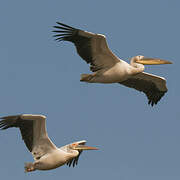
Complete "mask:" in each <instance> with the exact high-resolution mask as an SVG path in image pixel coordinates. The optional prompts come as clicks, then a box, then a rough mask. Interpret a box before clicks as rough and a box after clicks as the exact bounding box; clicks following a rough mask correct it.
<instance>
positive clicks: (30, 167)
mask: <svg viewBox="0 0 180 180" xmlns="http://www.w3.org/2000/svg"><path fill="white" fill-rule="evenodd" d="M24 170H25V172H31V171H35V167H34V163H31V162H30V163H25V166H24Z"/></svg>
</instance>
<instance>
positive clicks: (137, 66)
mask: <svg viewBox="0 0 180 180" xmlns="http://www.w3.org/2000/svg"><path fill="white" fill-rule="evenodd" d="M57 24H58V25H60V26H54V28H57V30H54V31H53V32H56V33H58V34H56V35H54V37H56V40H58V41H70V42H72V43H74V44H75V46H76V50H77V53H78V54H79V56H80V57H81V58H82V59H84V60H85V61H86V62H87V63H90V65H91V66H90V70H91V71H92V72H93V73H92V74H82V75H81V79H80V81H85V82H88V83H120V84H123V85H125V86H127V87H130V88H134V89H136V90H138V91H142V92H144V93H145V94H146V96H147V98H148V100H149V102H148V104H151V105H152V106H153V105H154V104H157V102H158V101H159V100H160V99H161V97H162V96H163V95H164V94H165V93H166V92H167V87H166V80H165V79H164V78H163V77H159V76H155V75H153V74H148V73H144V72H143V71H144V66H143V64H144V65H157V64H171V62H169V61H166V60H161V59H157V58H146V57H144V56H135V57H133V58H131V62H130V64H128V63H127V62H125V61H123V60H121V59H119V58H118V57H117V56H116V55H114V54H113V53H112V51H111V50H110V49H109V48H108V44H107V42H106V37H105V36H104V35H102V34H94V33H91V32H87V31H83V30H80V29H76V28H73V27H71V26H68V25H65V24H62V23H59V22H57Z"/></svg>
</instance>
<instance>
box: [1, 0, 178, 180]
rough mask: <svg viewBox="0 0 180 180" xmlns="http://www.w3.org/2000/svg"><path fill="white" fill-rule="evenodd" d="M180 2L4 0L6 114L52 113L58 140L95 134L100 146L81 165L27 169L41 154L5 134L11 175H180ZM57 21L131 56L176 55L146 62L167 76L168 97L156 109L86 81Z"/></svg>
mask: <svg viewBox="0 0 180 180" xmlns="http://www.w3.org/2000/svg"><path fill="white" fill-rule="evenodd" d="M179 7H180V1H178V0H172V1H171V0H151V1H145V0H136V1H133V0H119V1H95V0H91V1H84V0H76V1H68V0H58V1H57V0H54V1H42V0H40V1H36V0H31V1H24V0H16V1H10V0H1V2H0V19H1V21H0V22H1V23H0V24H1V26H0V32H1V33H0V82H1V85H0V115H1V116H5V115H13V114H20V113H40V114H44V115H46V116H47V128H48V134H49V136H50V138H51V139H52V140H53V141H54V143H55V144H56V145H57V146H62V145H65V144H68V143H71V142H73V141H76V140H83V139H86V140H87V142H88V145H92V146H98V147H99V148H100V150H99V151H91V152H90V151H89V152H84V153H83V154H82V156H81V157H80V160H79V165H78V166H77V167H75V168H69V167H67V166H63V167H60V168H58V169H56V170H52V171H46V172H43V171H36V172H34V173H29V174H25V173H24V169H23V168H24V162H29V161H32V157H31V154H30V153H28V151H27V149H26V147H25V145H24V143H23V141H22V140H21V136H20V133H19V131H18V130H17V129H15V128H14V129H9V130H7V131H1V132H0V141H1V145H0V159H1V161H0V172H1V179H12V178H14V179H24V178H26V179H27V180H28V179H32V178H35V179H38V180H49V179H53V180H59V179H63V180H66V179H67V180H69V179H78V180H81V179H82V180H84V179H86V180H91V179H103V180H109V179H121V180H130V179H133V180H152V179H153V180H169V179H171V180H179V179H180V153H179V152H180V141H179V139H180V130H179V129H180V118H179V117H180V115H179V100H180V98H179V92H180V83H179V76H180V75H179V67H180V55H179V54H180V49H179V46H180V36H179V32H180V23H179V17H180V11H179ZM56 21H61V22H63V23H66V24H69V25H71V26H74V27H76V28H80V29H83V30H87V31H91V32H95V33H102V34H105V35H106V37H107V41H108V44H109V47H110V48H111V49H112V51H113V52H114V53H115V54H116V55H117V56H119V57H120V58H122V59H124V60H128V59H129V58H130V57H132V56H135V55H139V54H142V55H145V56H148V57H159V58H162V59H166V60H170V61H172V62H173V63H174V64H172V65H164V66H151V67H150V66H149V67H147V68H146V71H147V72H150V73H154V74H157V75H160V76H163V77H165V78H166V79H167V86H168V89H169V90H168V93H167V94H166V95H165V96H164V97H163V98H162V100H161V101H160V102H159V103H158V105H156V106H154V107H151V106H149V105H148V104H147V99H146V97H145V95H144V94H141V93H139V92H137V91H135V90H132V89H129V88H126V87H123V86H121V85H118V84H113V85H102V84H86V83H82V82H80V81H79V79H80V74H81V73H87V72H89V67H88V65H87V64H86V63H85V62H84V61H82V60H81V58H80V57H79V56H78V55H77V53H76V50H75V48H74V46H73V45H72V44H71V43H68V42H63V43H57V42H55V41H54V39H53V37H52V35H53V33H52V32H51V31H52V30H53V28H52V26H53V25H55V22H56Z"/></svg>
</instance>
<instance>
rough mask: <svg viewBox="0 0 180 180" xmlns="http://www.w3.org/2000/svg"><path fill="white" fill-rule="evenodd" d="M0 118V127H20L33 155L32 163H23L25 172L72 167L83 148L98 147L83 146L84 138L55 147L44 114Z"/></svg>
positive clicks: (93, 148) (91, 148) (92, 148)
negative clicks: (48, 132) (64, 166)
mask: <svg viewBox="0 0 180 180" xmlns="http://www.w3.org/2000/svg"><path fill="white" fill-rule="evenodd" d="M0 119H2V120H1V121H0V128H1V129H8V128H11V127H17V128H19V129H20V131H21V135H22V139H23V140H24V142H25V144H26V146H27V148H28V150H29V151H30V152H31V153H32V156H33V157H34V162H33V163H31V162H30V163H25V167H24V168H25V172H31V171H35V170H50V169H55V168H57V167H59V166H62V165H64V164H67V165H68V166H69V167H70V166H71V165H72V166H73V167H74V166H75V165H77V163H78V159H79V156H80V154H81V153H82V151H83V150H97V149H98V148H95V147H89V146H85V143H86V141H85V140H83V141H77V142H74V143H72V144H68V145H65V146H63V147H61V148H57V147H56V146H55V145H54V143H53V142H52V141H51V140H50V139H49V137H48V134H47V131H46V116H44V115H34V114H21V115H15V116H5V117H1V118H0Z"/></svg>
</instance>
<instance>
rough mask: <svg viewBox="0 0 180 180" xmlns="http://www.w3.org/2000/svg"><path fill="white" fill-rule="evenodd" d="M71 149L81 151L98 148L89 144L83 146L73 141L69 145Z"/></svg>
mask: <svg viewBox="0 0 180 180" xmlns="http://www.w3.org/2000/svg"><path fill="white" fill-rule="evenodd" d="M70 146H71V147H70V148H71V149H73V150H77V151H83V150H98V148H96V147H90V146H85V145H83V144H79V143H73V144H71V145H70Z"/></svg>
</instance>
